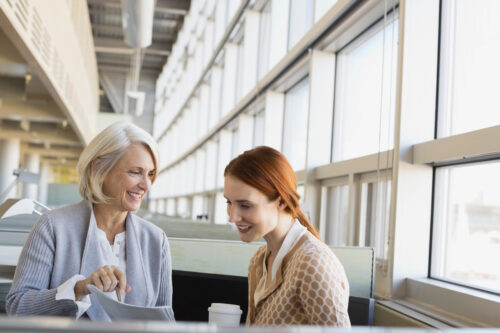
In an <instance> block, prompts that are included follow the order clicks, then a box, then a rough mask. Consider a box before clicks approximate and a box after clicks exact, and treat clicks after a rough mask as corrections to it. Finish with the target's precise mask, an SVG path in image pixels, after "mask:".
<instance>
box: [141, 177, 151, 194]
mask: <svg viewBox="0 0 500 333" xmlns="http://www.w3.org/2000/svg"><path fill="white" fill-rule="evenodd" d="M139 186H140V187H141V189H142V190H145V191H147V190H149V188H150V187H151V179H150V178H149V175H145V176H142V177H141V182H140V183H139Z"/></svg>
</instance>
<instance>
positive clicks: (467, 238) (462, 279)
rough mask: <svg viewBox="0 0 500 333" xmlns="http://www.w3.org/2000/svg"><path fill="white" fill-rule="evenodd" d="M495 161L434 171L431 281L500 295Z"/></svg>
mask: <svg viewBox="0 0 500 333" xmlns="http://www.w3.org/2000/svg"><path fill="white" fill-rule="evenodd" d="M499 174H500V161H494V162H484V163H474V164H465V165H459V166H450V167H440V168H437V169H436V181H435V204H434V206H435V209H434V227H433V237H432V240H433V242H432V266H431V276H432V277H435V278H439V279H443V280H448V281H451V282H455V283H460V284H464V285H468V286H473V287H477V288H483V289H487V290H491V291H494V292H496V293H500V264H498V263H496V264H495V262H497V260H496V259H493V258H496V257H498V254H499V253H500V201H499V200H498V198H500V178H499V177H498V175H499Z"/></svg>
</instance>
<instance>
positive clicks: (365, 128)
mask: <svg viewBox="0 0 500 333" xmlns="http://www.w3.org/2000/svg"><path fill="white" fill-rule="evenodd" d="M397 40H398V21H395V22H393V23H391V24H388V25H387V26H386V28H385V29H383V26H378V27H375V28H373V29H372V30H370V31H368V32H367V33H365V34H364V35H363V36H361V37H359V38H358V39H357V40H355V41H353V42H352V43H351V44H350V45H348V46H347V47H346V48H345V49H343V50H342V51H341V52H339V54H338V63H337V78H336V89H335V113H334V138H333V155H332V156H333V160H334V161H340V160H346V159H351V158H355V157H359V156H363V155H369V154H373V153H376V152H378V151H384V150H388V149H392V148H393V146H394V119H393V118H394V106H395V100H396V98H395V97H396V94H395V91H396V69H397ZM384 45H385V46H384Z"/></svg>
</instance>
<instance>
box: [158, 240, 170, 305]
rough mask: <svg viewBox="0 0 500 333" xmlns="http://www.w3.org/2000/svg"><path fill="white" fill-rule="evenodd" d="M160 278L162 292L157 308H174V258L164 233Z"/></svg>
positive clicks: (160, 292) (159, 295) (160, 291)
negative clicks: (165, 306) (167, 306)
mask: <svg viewBox="0 0 500 333" xmlns="http://www.w3.org/2000/svg"><path fill="white" fill-rule="evenodd" d="M160 277H161V281H160V290H159V293H158V299H157V300H156V306H164V305H170V306H172V258H171V254H170V246H169V244H168V239H167V236H166V235H165V233H163V246H162V256H161V271H160Z"/></svg>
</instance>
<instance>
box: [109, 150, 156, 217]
mask: <svg viewBox="0 0 500 333" xmlns="http://www.w3.org/2000/svg"><path fill="white" fill-rule="evenodd" d="M155 172H156V169H155V165H154V162H153V158H152V156H151V153H150V152H149V150H148V149H147V148H146V146H144V145H142V144H133V145H131V146H130V147H128V148H127V150H126V151H125V153H124V154H123V156H122V158H121V159H120V160H119V161H118V162H117V163H116V164H115V166H114V167H113V169H111V171H110V172H109V173H108V174H107V175H106V178H105V179H104V182H103V185H102V190H103V193H104V194H105V195H106V196H108V197H110V198H111V199H112V200H111V202H110V205H111V206H113V207H114V208H117V209H118V210H119V211H122V212H123V211H135V210H138V209H139V208H140V206H141V201H142V199H143V198H144V196H145V195H146V193H147V192H148V190H149V188H150V187H151V183H152V180H153V178H154V175H155Z"/></svg>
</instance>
